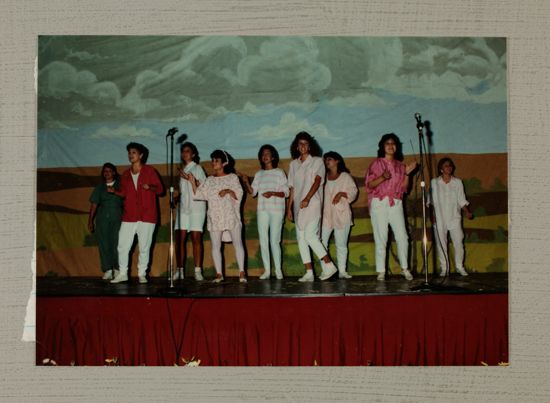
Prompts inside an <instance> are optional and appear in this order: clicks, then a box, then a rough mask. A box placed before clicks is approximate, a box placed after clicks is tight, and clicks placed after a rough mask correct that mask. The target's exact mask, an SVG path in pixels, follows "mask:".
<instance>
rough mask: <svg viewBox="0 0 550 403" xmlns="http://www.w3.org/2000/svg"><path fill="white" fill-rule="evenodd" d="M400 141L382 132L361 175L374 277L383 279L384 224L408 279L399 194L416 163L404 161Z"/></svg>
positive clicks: (385, 241)
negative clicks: (375, 153)
mask: <svg viewBox="0 0 550 403" xmlns="http://www.w3.org/2000/svg"><path fill="white" fill-rule="evenodd" d="M402 161H403V153H402V151H401V142H400V141H399V138H398V137H397V136H396V135H395V134H394V133H388V134H385V135H383V136H382V138H381V139H380V142H379V143H378V158H376V159H375V160H374V161H373V162H372V163H371V164H370V166H369V168H368V170H367V175H366V178H365V186H366V189H367V193H368V205H369V212H370V216H371V223H372V229H373V232H374V244H375V250H376V253H375V256H376V258H375V260H376V272H377V274H378V276H377V280H380V281H384V278H385V272H386V246H387V243H388V225H389V226H391V228H392V231H393V234H394V237H395V241H396V243H397V254H398V257H399V264H400V266H401V274H402V275H403V276H404V277H405V278H406V279H407V280H412V279H413V276H412V274H411V273H410V272H409V270H408V267H409V266H408V235H407V229H406V227H405V217H404V214H403V194H404V193H405V192H406V190H407V188H408V186H409V175H410V174H411V172H412V171H413V170H414V169H415V168H416V165H417V163H416V162H413V163H411V164H409V165H405V164H404V163H403V162H402Z"/></svg>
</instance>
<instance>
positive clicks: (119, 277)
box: [111, 273, 128, 284]
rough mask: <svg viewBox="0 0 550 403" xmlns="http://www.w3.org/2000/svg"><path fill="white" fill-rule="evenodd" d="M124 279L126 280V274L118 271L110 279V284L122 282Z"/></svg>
mask: <svg viewBox="0 0 550 403" xmlns="http://www.w3.org/2000/svg"><path fill="white" fill-rule="evenodd" d="M125 281H128V274H126V273H119V274H118V275H117V276H116V277H115V278H114V279H112V280H111V284H116V283H123V282H125Z"/></svg>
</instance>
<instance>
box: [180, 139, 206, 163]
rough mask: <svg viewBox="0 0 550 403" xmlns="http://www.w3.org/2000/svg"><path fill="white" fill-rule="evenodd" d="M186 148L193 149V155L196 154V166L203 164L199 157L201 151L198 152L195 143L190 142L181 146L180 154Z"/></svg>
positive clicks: (194, 158) (194, 159)
mask: <svg viewBox="0 0 550 403" xmlns="http://www.w3.org/2000/svg"><path fill="white" fill-rule="evenodd" d="M185 147H187V148H190V149H191V152H192V153H193V154H195V156H194V157H193V162H194V163H195V164H198V163H199V162H201V158H200V157H199V150H197V147H196V146H195V145H194V144H193V143H191V142H189V141H187V142H185V143H183V144H182V145H181V146H180V153H181V152H182V151H183V149H184V148H185Z"/></svg>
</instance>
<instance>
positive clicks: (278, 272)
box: [275, 269, 283, 280]
mask: <svg viewBox="0 0 550 403" xmlns="http://www.w3.org/2000/svg"><path fill="white" fill-rule="evenodd" d="M275 277H276V278H277V280H282V279H283V272H282V270H281V269H275Z"/></svg>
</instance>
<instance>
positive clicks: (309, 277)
mask: <svg viewBox="0 0 550 403" xmlns="http://www.w3.org/2000/svg"><path fill="white" fill-rule="evenodd" d="M298 281H299V282H300V283H305V282H311V281H313V270H306V274H304V275H303V276H302V277H300V278H299V279H298Z"/></svg>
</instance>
